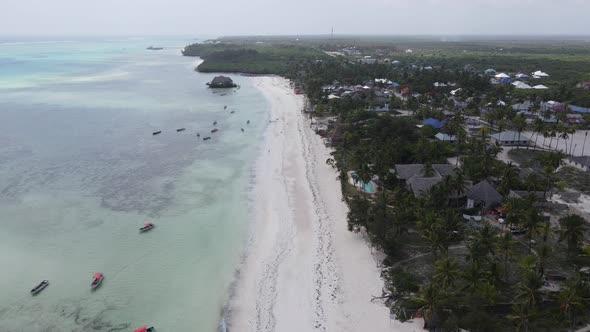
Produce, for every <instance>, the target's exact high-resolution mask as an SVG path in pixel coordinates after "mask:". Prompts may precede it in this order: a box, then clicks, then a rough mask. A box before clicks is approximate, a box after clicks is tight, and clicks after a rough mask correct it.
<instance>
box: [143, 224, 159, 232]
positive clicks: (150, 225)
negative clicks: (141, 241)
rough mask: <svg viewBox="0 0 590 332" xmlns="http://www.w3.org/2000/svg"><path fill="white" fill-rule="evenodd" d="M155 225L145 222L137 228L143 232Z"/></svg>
mask: <svg viewBox="0 0 590 332" xmlns="http://www.w3.org/2000/svg"><path fill="white" fill-rule="evenodd" d="M154 227H156V225H154V224H153V223H151V222H146V223H145V224H143V226H142V227H140V228H139V231H140V232H145V231H149V230H150V229H152V228H154Z"/></svg>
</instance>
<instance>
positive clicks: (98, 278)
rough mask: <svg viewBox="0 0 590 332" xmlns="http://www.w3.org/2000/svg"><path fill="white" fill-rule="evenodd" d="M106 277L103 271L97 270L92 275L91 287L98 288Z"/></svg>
mask: <svg viewBox="0 0 590 332" xmlns="http://www.w3.org/2000/svg"><path fill="white" fill-rule="evenodd" d="M103 279H104V274H102V273H101V272H96V273H95V274H94V275H93V276H92V283H91V284H90V289H96V288H97V287H98V286H100V284H102V280H103Z"/></svg>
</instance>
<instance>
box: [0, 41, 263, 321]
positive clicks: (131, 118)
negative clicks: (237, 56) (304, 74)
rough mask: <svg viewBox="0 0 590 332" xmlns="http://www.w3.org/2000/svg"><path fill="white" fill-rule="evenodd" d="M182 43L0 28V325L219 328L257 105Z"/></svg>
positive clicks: (241, 226) (239, 235) (241, 224)
mask: <svg viewBox="0 0 590 332" xmlns="http://www.w3.org/2000/svg"><path fill="white" fill-rule="evenodd" d="M193 41H194V40H192V39H190V38H166V39H165V38H121V37H117V38H98V37H95V38H73V37H70V38H62V39H59V38H51V39H47V38H26V39H24V38H6V37H3V38H2V37H0V128H1V130H0V266H1V267H2V271H1V272H0V331H3V332H12V331H15V332H16V331H23V332H36V331H39V332H40V331H44V332H50V331H60V332H61V331H132V330H133V329H134V328H136V327H139V326H141V325H148V326H155V327H156V328H157V330H158V331H173V332H176V331H215V330H216V329H217V328H218V324H219V321H220V316H221V312H222V308H223V306H224V304H225V303H226V302H227V300H228V296H229V288H230V284H231V282H232V280H233V279H234V275H235V273H236V266H237V265H238V262H239V260H240V254H241V252H242V249H243V246H244V243H245V241H246V236H247V232H248V231H247V229H248V215H249V213H248V202H247V200H248V197H249V196H248V191H249V187H250V186H251V182H252V166H253V163H254V161H255V158H256V154H257V153H258V144H259V142H260V141H261V140H262V134H263V130H264V128H265V126H266V124H267V123H268V107H269V106H268V104H267V102H266V101H265V99H264V97H263V96H262V94H261V93H260V92H259V91H258V90H257V89H256V88H255V87H254V86H253V84H252V82H251V80H250V79H249V78H248V77H243V76H237V75H231V76H232V78H233V79H234V81H235V82H236V83H237V84H239V85H240V88H239V89H229V90H224V91H214V90H211V89H208V88H207V87H206V85H205V83H206V82H208V81H210V80H211V79H212V78H213V77H214V76H215V75H213V74H201V73H197V72H195V71H194V67H195V65H196V63H197V60H198V59H195V58H188V57H183V56H181V54H180V49H181V48H182V47H183V46H185V45H187V44H189V43H191V42H193ZM151 45H153V46H161V47H165V49H164V50H159V51H150V50H146V47H148V46H151ZM225 106H227V108H226V109H224V108H225ZM232 111H235V113H233V114H232ZM248 120H250V121H251V123H250V124H246V122H247V121H248ZM214 121H217V122H218V124H217V126H213V122H214ZM214 127H216V128H218V129H219V131H218V132H216V133H211V130H212V129H213V128H214ZM178 128H186V130H185V131H182V132H177V131H176V129H178ZM241 128H243V129H244V130H245V131H244V132H242V131H241ZM157 130H161V131H162V133H161V134H160V135H156V136H154V135H152V132H154V131H157ZM197 133H199V134H200V136H201V137H197ZM205 136H211V137H212V139H211V140H209V141H203V140H202V138H203V137H205ZM147 221H151V222H154V223H155V225H156V227H155V229H153V230H151V231H149V232H146V233H139V231H138V228H139V227H141V226H142V225H143V223H144V222H147ZM95 272H103V273H104V275H105V279H104V282H103V284H102V286H101V287H100V288H99V289H97V290H95V291H91V290H90V282H91V279H92V275H93V274H94V273H95ZM43 279H48V280H49V281H50V285H49V287H48V288H46V289H45V290H44V291H43V292H41V293H40V294H38V295H37V296H31V294H30V293H29V291H30V289H31V288H33V287H34V286H35V285H37V283H39V282H40V281H41V280H43Z"/></svg>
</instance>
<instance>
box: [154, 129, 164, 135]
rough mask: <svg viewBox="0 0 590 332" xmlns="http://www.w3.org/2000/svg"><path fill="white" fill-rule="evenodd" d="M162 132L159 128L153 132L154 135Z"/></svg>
mask: <svg viewBox="0 0 590 332" xmlns="http://www.w3.org/2000/svg"><path fill="white" fill-rule="evenodd" d="M161 133H162V131H161V130H158V131H154V132H153V133H152V135H154V136H155V135H158V134H161Z"/></svg>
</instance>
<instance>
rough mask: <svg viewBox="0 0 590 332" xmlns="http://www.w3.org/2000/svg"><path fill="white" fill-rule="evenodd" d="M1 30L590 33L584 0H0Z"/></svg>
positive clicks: (588, 0)
mask: <svg viewBox="0 0 590 332" xmlns="http://www.w3.org/2000/svg"><path fill="white" fill-rule="evenodd" d="M0 8H1V10H0V35H6V36H14V35H77V36H80V35H125V36H130V35H183V36H187V35H194V36H224V35H225V36H227V35H232V36H235V35H309V34H328V33H330V30H331V29H332V27H333V28H334V33H335V34H360V35H362V34H380V35H470V34H471V35H482V34H483V35H512V34H515V35H531V34H535V35H545V34H552V35H555V34H558V35H559V34H567V35H588V34H590V19H588V15H589V14H590V0H289V1H285V0H225V1H223V0H208V1H204V0H0Z"/></svg>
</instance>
